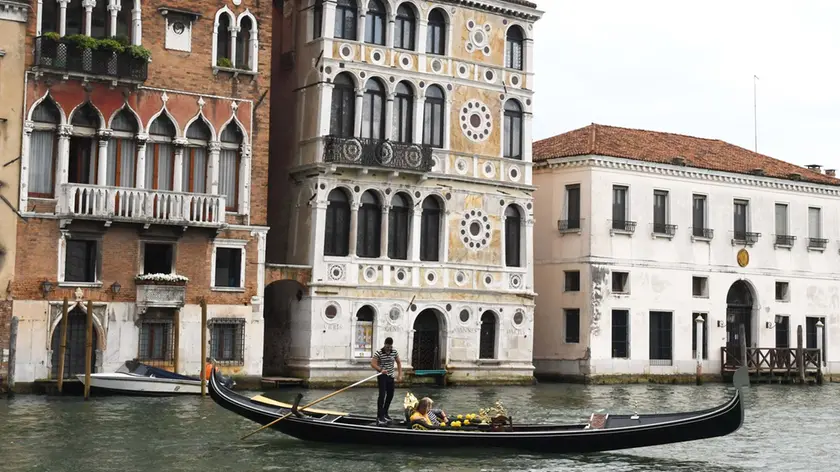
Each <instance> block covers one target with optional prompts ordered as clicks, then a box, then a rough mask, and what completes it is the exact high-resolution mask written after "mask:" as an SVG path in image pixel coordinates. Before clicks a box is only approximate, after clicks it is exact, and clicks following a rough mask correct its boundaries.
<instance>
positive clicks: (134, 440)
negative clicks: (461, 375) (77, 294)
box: [0, 384, 840, 472]
mask: <svg viewBox="0 0 840 472" xmlns="http://www.w3.org/2000/svg"><path fill="white" fill-rule="evenodd" d="M406 391H407V390H405V389H397V395H396V397H395V399H394V408H393V410H392V416H395V414H396V413H397V412H398V410H399V409H400V408H401V406H402V400H403V397H404V395H405V393H406ZM295 392H296V390H276V391H272V392H269V393H268V394H267V395H268V396H270V397H272V398H276V399H280V400H291V399H292V398H293V397H294V393H295ZM326 393H328V391H320V390H309V391H304V394H305V395H304V399H303V402H304V403H305V402H306V401H307V400H313V399H316V398H319V397H320V396H322V395H324V394H326ZM412 393H414V394H415V395H416V396H417V397H418V398H420V397H421V396H425V395H428V396H431V397H432V398H434V399H435V403H436V406H441V407H443V408H444V409H446V410H447V411H448V412H449V413H458V412H460V413H469V412H477V409H478V408H479V407H481V406H490V405H492V404H493V403H494V402H495V401H496V400H501V401H502V402H503V403H504V404H505V406H506V407H507V408H508V411H509V413H510V414H511V415H512V416H513V418H514V421H515V422H516V421H523V422H524V421H533V422H558V421H559V422H578V421H584V420H586V419H587V418H588V416H589V414H590V413H592V412H593V411H594V410H597V409H600V408H605V409H607V410H608V411H609V412H612V413H626V412H633V411H638V412H640V413H644V412H669V411H684V410H695V409H702V408H706V407H710V406H714V405H717V404H719V403H722V402H724V401H725V400H726V398H727V397H728V395H729V392H728V391H727V389H726V388H725V387H724V386H723V385H706V386H702V387H696V386H670V385H669V386H664V385H627V386H623V385H622V386H584V385H566V384H541V385H538V386H534V387H469V388H468V387H460V388H448V389H443V388H435V387H425V388H414V389H413V390H412ZM745 401H746V405H747V410H746V419H745V425H744V426H743V427H742V428H741V429H740V430H739V431H737V432H736V433H734V434H732V435H730V436H726V437H723V438H716V439H710V440H704V441H696V442H690V443H681V444H675V445H668V446H657V447H649V448H640V449H633V450H627V451H622V452H615V453H601V454H591V455H581V456H552V455H542V454H539V455H538V454H516V453H511V452H504V453H499V452H493V451H486V452H485V451H475V450H465V451H457V450H456V451H448V452H441V451H432V450H391V449H388V448H385V447H380V448H375V447H367V448H363V447H347V446H330V445H323V444H312V443H305V442H302V441H298V440H295V439H292V438H289V437H287V436H283V435H282V434H280V433H278V432H274V431H268V430H264V431H262V432H260V433H258V434H256V435H254V436H251V437H250V438H248V439H246V440H245V441H241V440H240V439H239V438H240V437H241V436H242V435H244V434H246V433H248V432H251V431H253V430H254V429H256V427H257V425H255V424H254V423H251V422H249V421H247V420H245V419H243V418H240V417H239V416H236V415H235V414H233V413H230V412H228V411H226V410H223V409H222V408H221V407H219V406H218V405H216V404H215V403H214V402H213V400H211V399H210V398H209V397H207V398H206V399H201V398H198V397H191V398H135V397H117V396H112V397H92V398H91V400H90V401H88V402H84V401H82V399H81V398H77V397H76V398H68V397H64V398H58V397H43V396H29V395H18V396H17V397H15V398H13V399H11V400H0V471H14V472H28V471H39V472H40V471H44V472H62V471H67V472H102V471H109V472H110V471H119V472H135V471H136V472H140V471H143V472H151V471H155V472H157V471H162V472H163V471H165V472H179V471H184V472H198V471H201V472H216V471H237V472H246V471H296V472H304V471H316V472H339V471H353V472H363V471H387V472H392V471H394V472H396V471H403V472H409V471H412V472H415V471H416V472H419V471H438V470H440V471H452V472H461V471H464V472H466V471H470V472H473V471H475V472H478V471H508V470H511V471H512V470H527V471H546V472H548V471H552V472H553V471H628V472H629V471H704V472H717V471H720V472H724V471H725V472H732V471H762V472H773V471H785V472H787V471H829V470H840V465H838V462H837V460H838V456H837V451H838V449H840V419H838V410H840V385H837V384H835V385H824V386H822V387H816V386H809V387H801V386H779V385H773V386H767V385H763V386H756V385H754V386H752V387H751V388H749V389H747V390H745ZM319 406H320V407H323V408H330V409H339V410H344V411H353V412H358V413H364V414H373V413H375V410H376V391H375V390H374V389H370V388H358V389H354V390H350V391H348V392H346V393H343V394H340V395H338V396H336V397H334V398H331V399H329V400H327V401H326V402H324V403H322V404H321V405H319Z"/></svg>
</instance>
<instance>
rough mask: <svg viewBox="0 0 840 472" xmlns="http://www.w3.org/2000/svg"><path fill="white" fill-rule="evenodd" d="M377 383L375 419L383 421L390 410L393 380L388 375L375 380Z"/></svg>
mask: <svg viewBox="0 0 840 472" xmlns="http://www.w3.org/2000/svg"><path fill="white" fill-rule="evenodd" d="M376 381H377V382H378V383H379V399H378V400H377V402H376V417H377V418H378V419H384V418H385V415H387V414H388V410H389V409H390V408H391V400H393V399H394V378H393V377H391V376H390V375H388V374H383V375H380V376H379V377H377V378H376Z"/></svg>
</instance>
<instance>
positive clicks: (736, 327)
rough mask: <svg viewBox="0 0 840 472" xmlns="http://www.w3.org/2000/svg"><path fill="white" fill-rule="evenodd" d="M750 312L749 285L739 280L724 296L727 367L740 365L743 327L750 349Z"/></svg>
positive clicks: (750, 297)
mask: <svg viewBox="0 0 840 472" xmlns="http://www.w3.org/2000/svg"><path fill="white" fill-rule="evenodd" d="M752 310H753V295H752V290H751V289H750V287H749V285H747V283H746V282H744V281H743V280H739V281H737V282H735V283H734V284H732V286H731V287H729V292H728V293H727V294H726V350H727V352H728V353H729V355H728V356H727V358H726V364H727V365H733V366H734V365H741V364H742V363H743V359H741V350H740V345H741V339H740V330H741V326H743V327H744V338H745V340H746V345H747V347H751V346H752V345H751V342H750V341H751V339H752Z"/></svg>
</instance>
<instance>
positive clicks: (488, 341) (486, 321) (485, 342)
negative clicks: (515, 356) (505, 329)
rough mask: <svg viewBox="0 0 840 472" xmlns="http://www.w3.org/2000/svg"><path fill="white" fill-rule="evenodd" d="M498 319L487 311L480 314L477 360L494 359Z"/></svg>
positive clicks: (496, 349) (496, 348)
mask: <svg viewBox="0 0 840 472" xmlns="http://www.w3.org/2000/svg"><path fill="white" fill-rule="evenodd" d="M498 325H499V323H498V317H497V316H496V314H495V313H493V312H492V311H490V310H488V311H485V312H484V313H482V314H481V330H480V333H479V339H478V358H479V359H495V358H496V353H497V351H498V347H497V346H498V342H497V340H498V336H497V333H498Z"/></svg>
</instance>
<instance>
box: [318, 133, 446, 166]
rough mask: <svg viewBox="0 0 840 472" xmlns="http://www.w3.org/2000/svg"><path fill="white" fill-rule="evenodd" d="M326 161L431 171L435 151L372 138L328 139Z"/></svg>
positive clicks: (332, 137) (326, 140)
mask: <svg viewBox="0 0 840 472" xmlns="http://www.w3.org/2000/svg"><path fill="white" fill-rule="evenodd" d="M324 162H333V163H337V164H355V165H360V166H366V167H382V168H385V169H395V170H408V171H415V172H429V171H430V170H432V167H434V163H433V162H432V148H431V147H429V146H423V145H420V144H406V143H397V142H393V141H384V140H380V139H370V138H339V137H335V136H327V137H325V138H324Z"/></svg>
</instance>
